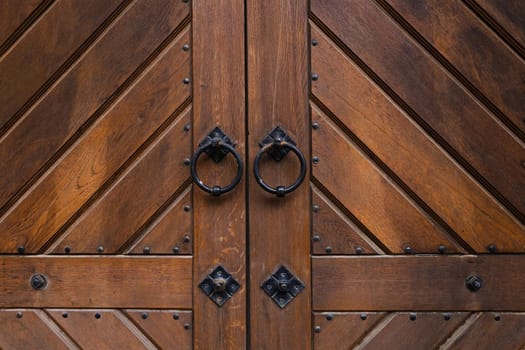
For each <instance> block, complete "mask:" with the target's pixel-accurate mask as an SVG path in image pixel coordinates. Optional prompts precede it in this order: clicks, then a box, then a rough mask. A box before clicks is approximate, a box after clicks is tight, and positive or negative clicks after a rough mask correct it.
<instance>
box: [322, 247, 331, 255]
mask: <svg viewBox="0 0 525 350" xmlns="http://www.w3.org/2000/svg"><path fill="white" fill-rule="evenodd" d="M324 251H325V252H327V253H328V254H330V253H331V252H332V247H330V246H327V247H325V248H324Z"/></svg>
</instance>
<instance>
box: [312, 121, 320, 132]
mask: <svg viewBox="0 0 525 350" xmlns="http://www.w3.org/2000/svg"><path fill="white" fill-rule="evenodd" d="M312 129H314V130H317V129H319V123H318V122H314V123H312Z"/></svg>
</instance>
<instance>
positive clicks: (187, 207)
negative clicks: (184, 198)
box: [183, 205, 191, 211]
mask: <svg viewBox="0 0 525 350" xmlns="http://www.w3.org/2000/svg"><path fill="white" fill-rule="evenodd" d="M183 209H184V211H190V210H191V207H190V206H189V205H185V206H184V208H183Z"/></svg>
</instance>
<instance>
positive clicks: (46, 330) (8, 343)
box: [0, 309, 74, 350]
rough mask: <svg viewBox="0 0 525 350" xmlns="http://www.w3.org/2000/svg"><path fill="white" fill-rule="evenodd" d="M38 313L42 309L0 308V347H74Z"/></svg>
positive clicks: (9, 348) (6, 348)
mask: <svg viewBox="0 0 525 350" xmlns="http://www.w3.org/2000/svg"><path fill="white" fill-rule="evenodd" d="M40 313H42V311H39V310H24V309H9V310H0V324H1V325H2V327H0V348H1V349H4V350H11V349H12V350H15V349H34V348H35V346H38V348H40V349H57V350H62V349H64V350H65V349H72V348H73V349H74V347H71V346H68V345H70V343H69V344H68V343H64V341H63V340H62V338H61V337H60V336H59V335H57V334H56V333H55V332H54V331H53V330H52V329H51V328H50V327H48V325H47V324H46V323H45V322H44V321H43V320H42V318H40V317H39V314H40ZM17 314H18V317H17ZM37 344H38V345H37Z"/></svg>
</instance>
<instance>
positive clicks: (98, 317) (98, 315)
mask: <svg viewBox="0 0 525 350" xmlns="http://www.w3.org/2000/svg"><path fill="white" fill-rule="evenodd" d="M101 317H102V315H101V314H100V313H98V312H97V313H96V314H95V318H96V319H97V320H98V319H100V318H101Z"/></svg>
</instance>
